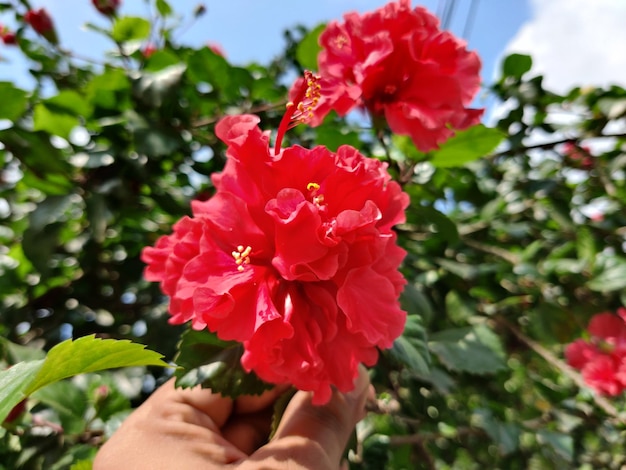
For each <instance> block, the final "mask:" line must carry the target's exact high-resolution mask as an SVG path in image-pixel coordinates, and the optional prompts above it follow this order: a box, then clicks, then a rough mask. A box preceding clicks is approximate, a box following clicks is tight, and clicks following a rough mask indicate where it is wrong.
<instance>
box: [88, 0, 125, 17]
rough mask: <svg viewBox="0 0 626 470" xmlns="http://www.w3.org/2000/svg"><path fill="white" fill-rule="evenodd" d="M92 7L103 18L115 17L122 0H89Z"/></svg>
mask: <svg viewBox="0 0 626 470" xmlns="http://www.w3.org/2000/svg"><path fill="white" fill-rule="evenodd" d="M91 3H92V4H93V6H94V7H95V8H96V10H98V11H99V12H100V13H102V14H103V15H105V16H115V15H116V14H117V9H118V8H119V6H120V5H121V3H122V0H91Z"/></svg>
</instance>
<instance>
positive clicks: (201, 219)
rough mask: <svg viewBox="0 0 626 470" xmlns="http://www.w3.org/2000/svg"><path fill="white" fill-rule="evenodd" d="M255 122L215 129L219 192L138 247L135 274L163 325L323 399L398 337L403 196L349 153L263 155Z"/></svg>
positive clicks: (225, 123) (370, 163)
mask: <svg viewBox="0 0 626 470" xmlns="http://www.w3.org/2000/svg"><path fill="white" fill-rule="evenodd" d="M291 106H292V107H291V108H290V111H289V112H288V113H287V119H289V118H290V116H292V115H293V111H294V109H299V106H298V104H297V103H296V104H292V105H291ZM258 122H259V118H257V117H256V116H251V115H243V116H229V117H226V118H224V119H222V120H221V121H220V122H219V123H218V124H217V126H216V134H217V136H218V137H219V138H220V139H221V140H223V141H224V142H225V143H226V144H227V145H228V152H227V157H228V160H227V163H226V166H225V168H224V171H223V172H222V173H220V174H217V175H214V176H213V183H214V185H215V188H216V190H217V191H216V194H215V195H214V196H213V197H212V198H210V199H209V200H207V201H193V202H192V210H193V217H185V218H183V219H182V220H180V221H179V222H178V223H177V224H176V225H175V226H174V232H173V233H172V234H171V235H167V236H164V237H161V238H160V239H159V240H158V242H157V244H156V246H155V247H148V248H145V249H144V251H143V253H142V259H143V261H144V262H146V263H147V264H148V266H147V269H146V272H145V276H146V278H147V279H148V280H150V281H159V282H160V283H161V288H162V290H163V292H164V293H165V294H167V295H168V296H170V313H171V315H172V318H171V319H170V321H171V323H176V324H179V323H184V322H187V321H191V322H192V326H193V327H194V328H196V329H202V328H205V327H207V328H208V329H209V330H211V331H214V332H217V335H218V336H219V337H220V338H222V339H224V340H236V341H240V342H242V343H243V345H244V350H245V351H244V354H243V357H242V365H243V367H244V368H245V369H246V370H248V371H251V370H252V371H254V372H255V373H256V374H257V375H258V376H259V377H261V378H262V379H263V380H265V381H268V382H272V383H291V384H293V385H295V386H296V387H297V388H299V389H301V390H310V391H313V392H314V398H313V400H314V402H315V403H318V404H321V403H325V402H326V401H327V400H328V399H329V398H330V396H331V385H333V386H336V387H337V388H338V389H339V390H341V391H344V392H345V391H349V390H351V389H352V388H353V380H354V378H355V377H356V375H357V373H358V371H357V367H358V364H359V363H364V364H366V365H373V364H374V363H375V362H376V359H377V356H378V352H377V348H389V347H390V346H391V345H392V343H393V341H394V339H395V338H396V337H397V336H399V335H400V334H401V333H402V330H403V328H404V323H405V318H406V313H405V312H404V311H402V310H401V308H400V306H399V302H398V297H399V295H400V292H401V291H402V289H403V286H404V284H405V280H404V278H403V277H402V275H401V274H400V272H399V271H398V267H399V265H400V263H401V261H402V259H403V258H404V255H405V252H404V250H402V249H401V248H400V247H398V245H397V244H396V234H395V232H394V231H393V230H392V227H393V226H394V225H395V224H398V223H400V222H403V221H404V209H405V208H406V207H407V205H408V202H409V200H408V196H407V194H405V193H404V192H402V190H401V188H400V186H399V185H398V184H397V183H396V182H394V181H391V177H390V176H389V174H388V173H387V171H386V164H384V163H382V162H380V161H378V160H374V159H370V158H366V157H364V156H363V155H361V154H359V153H358V151H357V150H356V149H354V148H352V147H350V146H342V147H340V148H339V149H338V150H337V152H336V153H334V152H331V151H330V150H328V149H327V148H325V147H315V148H313V149H311V150H309V149H305V148H302V147H298V146H294V147H289V148H285V149H279V150H277V151H272V150H270V149H269V133H267V132H262V131H261V130H260V129H259V127H258V126H257V124H258ZM281 129H282V130H281V131H279V136H278V137H277V142H280V141H281V140H282V134H281V132H284V130H285V127H284V126H281Z"/></svg>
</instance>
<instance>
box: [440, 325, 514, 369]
mask: <svg viewBox="0 0 626 470" xmlns="http://www.w3.org/2000/svg"><path fill="white" fill-rule="evenodd" d="M428 347H429V349H430V352H431V353H433V354H434V355H436V356H437V357H438V358H439V360H440V361H441V362H442V364H444V365H445V366H446V367H447V368H448V369H450V370H457V371H463V372H469V373H471V374H495V373H496V372H498V371H500V370H503V369H505V368H506V364H505V360H504V358H505V354H504V350H503V349H502V344H501V342H500V338H499V337H498V336H497V335H496V334H495V333H493V331H491V330H490V329H489V328H487V327H486V326H484V325H478V326H474V327H467V328H455V329H450V330H444V331H440V332H438V333H435V334H433V335H431V337H430V342H429V343H428Z"/></svg>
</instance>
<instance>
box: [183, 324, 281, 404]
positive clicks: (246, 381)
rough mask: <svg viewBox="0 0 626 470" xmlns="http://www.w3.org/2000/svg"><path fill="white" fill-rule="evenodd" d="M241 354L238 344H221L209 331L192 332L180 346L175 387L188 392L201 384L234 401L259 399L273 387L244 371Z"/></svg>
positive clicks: (189, 332) (241, 347)
mask: <svg viewBox="0 0 626 470" xmlns="http://www.w3.org/2000/svg"><path fill="white" fill-rule="evenodd" d="M242 353H243V346H241V344H239V343H236V342H233V341H222V340H220V339H219V338H218V337H217V336H216V335H215V334H214V333H211V332H210V331H208V330H201V331H196V330H192V329H189V330H187V331H186V332H185V333H183V335H182V337H181V341H180V343H179V345H178V355H177V356H176V358H175V362H176V364H177V365H179V366H181V368H180V369H177V370H176V372H175V376H176V385H177V386H182V387H184V388H188V387H194V386H196V385H198V384H201V385H202V386H203V387H204V388H210V389H211V390H213V391H214V392H218V393H221V394H222V395H224V396H229V397H232V398H236V397H238V396H239V395H260V394H261V393H263V392H264V391H265V390H268V389H269V388H271V387H272V385H271V384H267V383H265V382H263V381H262V380H260V379H259V378H258V377H257V376H256V375H255V374H254V373H253V372H250V373H248V372H246V371H245V370H243V368H242V367H241V362H240V360H241V355H242Z"/></svg>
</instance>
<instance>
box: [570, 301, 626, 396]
mask: <svg viewBox="0 0 626 470" xmlns="http://www.w3.org/2000/svg"><path fill="white" fill-rule="evenodd" d="M587 329H588V332H589V335H590V336H591V338H590V340H589V341H585V340H582V339H579V340H576V341H574V342H573V343H571V344H569V345H567V347H566V348H565V357H566V359H567V362H568V364H569V365H570V366H572V367H574V368H575V369H578V370H580V371H581V374H582V376H583V379H585V382H586V383H587V385H589V386H590V387H591V388H593V389H594V390H596V391H597V392H599V393H602V394H607V395H618V394H620V393H622V392H623V391H624V390H625V389H626V309H625V308H623V307H622V308H619V309H618V310H617V315H614V314H612V313H610V312H604V313H599V314H597V315H594V316H593V317H592V318H591V321H590V322H589V326H588V328H587Z"/></svg>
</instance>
